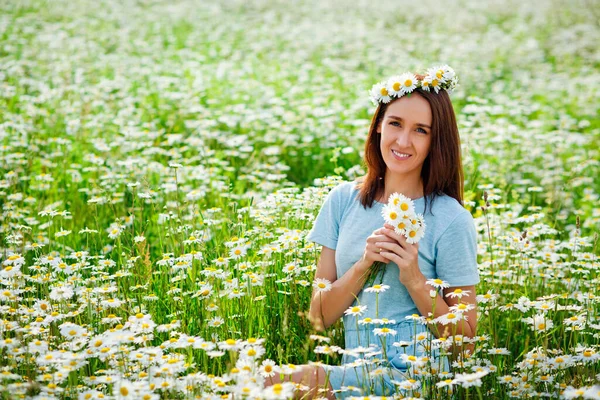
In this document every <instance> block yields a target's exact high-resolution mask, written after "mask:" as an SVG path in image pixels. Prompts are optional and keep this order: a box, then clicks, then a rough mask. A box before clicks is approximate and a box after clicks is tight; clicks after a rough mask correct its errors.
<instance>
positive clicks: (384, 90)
mask: <svg viewBox="0 0 600 400" xmlns="http://www.w3.org/2000/svg"><path fill="white" fill-rule="evenodd" d="M380 92H381V95H382V96H387V95H388V91H387V89H386V88H384V87H382V88H381V90H380Z"/></svg>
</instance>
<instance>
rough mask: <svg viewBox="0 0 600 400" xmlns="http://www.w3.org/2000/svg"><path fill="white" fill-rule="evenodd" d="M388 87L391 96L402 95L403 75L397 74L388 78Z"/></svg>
mask: <svg viewBox="0 0 600 400" xmlns="http://www.w3.org/2000/svg"><path fill="white" fill-rule="evenodd" d="M386 88H387V90H388V93H389V95H390V96H393V97H398V98H400V97H402V96H403V95H404V93H403V92H402V76H401V75H395V76H392V77H390V79H388V81H387V84H386Z"/></svg>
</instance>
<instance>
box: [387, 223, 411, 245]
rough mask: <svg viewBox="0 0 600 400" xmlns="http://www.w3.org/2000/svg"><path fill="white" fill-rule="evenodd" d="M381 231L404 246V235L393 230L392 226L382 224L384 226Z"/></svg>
mask: <svg viewBox="0 0 600 400" xmlns="http://www.w3.org/2000/svg"><path fill="white" fill-rule="evenodd" d="M381 233H382V234H384V235H385V236H387V237H389V238H392V239H394V240H395V241H397V242H398V243H400V245H401V246H402V247H404V245H405V244H406V238H405V237H404V235H398V234H397V233H396V231H395V230H394V227H393V226H391V225H389V224H385V225H384V228H383V229H381Z"/></svg>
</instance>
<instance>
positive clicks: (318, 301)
mask: <svg viewBox="0 0 600 400" xmlns="http://www.w3.org/2000/svg"><path fill="white" fill-rule="evenodd" d="M369 267H370V265H365V264H364V263H363V262H362V260H359V261H357V262H356V263H355V264H354V265H353V266H352V267H350V269H349V270H348V271H347V272H346V273H345V274H344V275H342V277H341V278H339V279H337V280H336V281H335V282H333V283H332V285H331V289H330V290H329V291H327V292H318V291H315V292H314V293H313V298H312V300H311V303H310V311H309V318H310V319H311V321H312V324H313V326H314V327H315V329H317V330H324V329H326V328H328V327H329V326H331V325H332V324H333V323H334V322H335V321H337V320H338V319H339V318H340V317H341V316H342V315H343V314H344V311H346V310H347V309H348V307H350V306H351V305H352V303H354V300H355V297H358V293H359V292H360V291H361V290H362V288H363V286H364V284H365V281H366V279H367V275H368V270H369Z"/></svg>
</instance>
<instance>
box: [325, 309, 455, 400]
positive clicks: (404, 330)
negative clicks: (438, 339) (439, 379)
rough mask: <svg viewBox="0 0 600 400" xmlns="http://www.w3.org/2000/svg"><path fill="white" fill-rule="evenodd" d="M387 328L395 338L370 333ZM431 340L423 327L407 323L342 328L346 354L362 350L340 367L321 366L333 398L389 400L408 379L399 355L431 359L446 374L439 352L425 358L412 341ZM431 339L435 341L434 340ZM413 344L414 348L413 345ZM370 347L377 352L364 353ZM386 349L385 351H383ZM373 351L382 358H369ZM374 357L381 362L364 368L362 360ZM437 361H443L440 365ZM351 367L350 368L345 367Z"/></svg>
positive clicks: (406, 366)
mask: <svg viewBox="0 0 600 400" xmlns="http://www.w3.org/2000/svg"><path fill="white" fill-rule="evenodd" d="M383 327H387V328H390V329H393V330H395V331H396V334H395V335H387V336H377V335H375V334H374V333H373V329H375V328H383ZM419 336H422V337H433V334H431V333H429V332H428V329H427V327H426V326H424V325H422V324H420V323H416V322H415V321H411V320H407V321H401V322H399V323H396V324H386V325H378V326H374V325H368V326H359V330H358V331H357V330H356V328H354V329H353V328H350V327H348V326H346V327H345V342H346V350H352V349H357V348H359V347H360V348H363V350H362V351H359V352H357V354H356V356H352V355H350V354H344V355H343V356H342V365H322V367H323V369H324V370H325V373H326V374H327V377H328V380H329V383H330V384H331V387H332V388H333V390H334V393H335V395H336V398H339V399H344V398H347V397H350V396H368V395H376V396H392V395H394V394H396V393H402V391H401V389H399V388H398V386H397V384H398V383H400V382H403V381H406V380H408V379H409V378H410V376H409V374H408V373H409V371H408V370H409V368H410V365H409V364H410V363H406V362H405V361H404V360H403V358H402V354H407V355H414V356H416V357H417V358H419V357H423V356H426V355H427V356H430V357H431V362H432V363H434V364H441V365H440V366H439V367H440V368H439V369H438V372H440V370H443V371H449V363H448V359H447V357H443V360H440V357H439V351H438V350H434V351H433V352H432V354H426V352H425V348H424V347H423V346H421V345H420V344H418V343H419V342H418V341H416V339H415V337H417V338H418V337H419ZM433 338H434V337H433ZM400 341H405V342H410V343H411V344H410V345H408V346H406V347H396V346H393V343H394V342H400ZM415 344H416V345H415ZM370 345H376V346H377V348H376V349H374V350H373V348H371V350H367V349H366V348H368V347H369V346H370ZM384 348H385V351H384ZM372 351H380V352H381V354H377V355H374V356H373V355H372V354H371V355H370V354H369V353H370V352H372ZM373 357H376V358H378V359H380V360H382V362H381V363H380V365H373V364H368V363H367V364H365V363H363V360H370V359H372V358H373ZM440 361H442V362H441V363H440ZM344 364H352V365H344Z"/></svg>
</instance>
